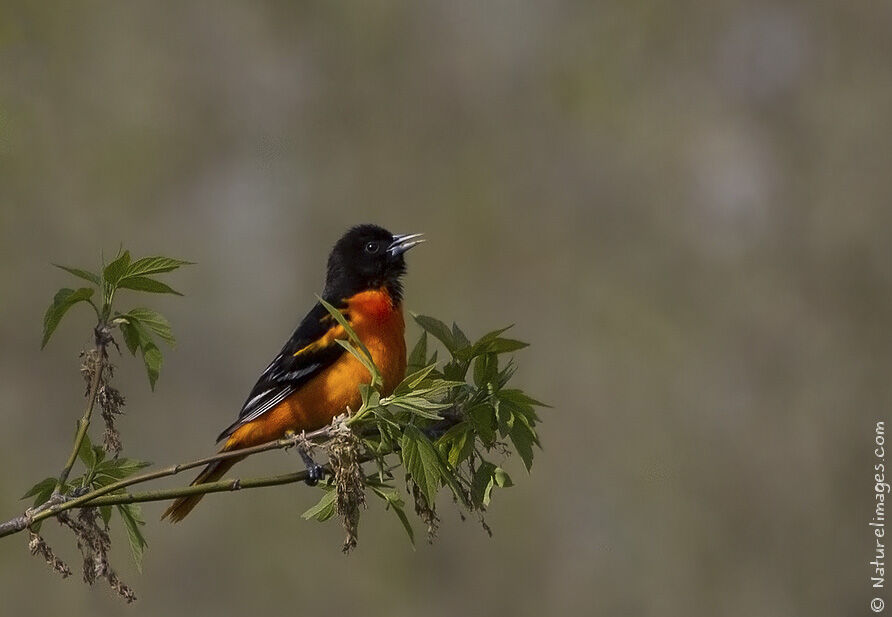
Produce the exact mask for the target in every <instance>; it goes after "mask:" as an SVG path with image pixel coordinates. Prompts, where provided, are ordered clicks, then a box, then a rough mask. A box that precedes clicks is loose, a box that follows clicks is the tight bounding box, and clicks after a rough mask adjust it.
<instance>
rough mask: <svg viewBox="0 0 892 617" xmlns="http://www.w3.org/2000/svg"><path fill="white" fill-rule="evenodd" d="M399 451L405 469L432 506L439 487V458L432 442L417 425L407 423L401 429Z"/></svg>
mask: <svg viewBox="0 0 892 617" xmlns="http://www.w3.org/2000/svg"><path fill="white" fill-rule="evenodd" d="M400 452H401V456H402V459H403V465H404V466H405V468H406V471H407V472H408V473H409V475H410V476H411V477H412V480H413V481H414V482H415V484H416V485H417V486H418V489H419V490H420V491H421V494H422V495H424V498H425V500H426V501H427V504H428V505H429V506H431V507H433V506H434V501H435V500H436V497H437V491H439V489H440V459H439V457H438V456H437V452H436V450H434V446H433V444H432V443H431V442H430V440H429V439H428V438H427V435H425V434H424V433H422V432H421V431H420V430H419V429H418V427H416V426H414V425H412V424H409V425H407V426H406V427H405V429H404V430H403V438H402V440H401V441H400Z"/></svg>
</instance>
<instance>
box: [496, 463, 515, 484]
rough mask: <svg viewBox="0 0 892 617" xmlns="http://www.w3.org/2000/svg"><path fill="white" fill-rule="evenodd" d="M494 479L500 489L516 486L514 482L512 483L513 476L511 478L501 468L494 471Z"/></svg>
mask: <svg viewBox="0 0 892 617" xmlns="http://www.w3.org/2000/svg"><path fill="white" fill-rule="evenodd" d="M492 477H493V479H494V480H495V481H496V486H498V487H500V488H508V487H509V486H514V482H512V481H511V476H509V475H508V473H507V472H506V471H505V470H504V469H502V468H501V467H496V468H495V470H493V472H492Z"/></svg>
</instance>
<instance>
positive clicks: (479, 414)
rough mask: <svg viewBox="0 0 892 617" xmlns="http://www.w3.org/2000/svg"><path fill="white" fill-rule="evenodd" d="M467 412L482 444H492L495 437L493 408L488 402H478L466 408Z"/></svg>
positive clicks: (494, 413)
mask: <svg viewBox="0 0 892 617" xmlns="http://www.w3.org/2000/svg"><path fill="white" fill-rule="evenodd" d="M467 414H468V417H469V418H470V419H471V423H472V424H473V425H474V430H475V431H477V434H478V435H479V436H480V439H481V440H483V443H484V445H486V446H490V445H492V444H493V442H494V441H495V439H496V432H495V428H494V424H495V415H496V411H495V408H494V407H493V406H492V405H490V404H489V403H479V404H477V405H474V406H473V407H471V408H470V409H468V411H467Z"/></svg>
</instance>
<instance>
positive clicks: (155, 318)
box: [120, 307, 176, 345]
mask: <svg viewBox="0 0 892 617" xmlns="http://www.w3.org/2000/svg"><path fill="white" fill-rule="evenodd" d="M120 317H124V318H128V319H136V320H137V321H139V322H140V323H141V324H142V325H144V326H146V327H147V328H149V329H150V330H151V331H152V332H154V333H155V334H157V335H158V336H159V337H160V338H161V339H162V340H163V341H165V342H166V343H168V344H169V345H174V344H175V343H176V340H175V339H174V337H173V331H172V330H171V327H170V322H169V321H167V318H166V317H164V315H162V314H161V313H159V312H157V311H153V310H152V309H148V308H142V307H139V308H135V309H130V310H129V311H127V312H126V313H124V314H123V315H120Z"/></svg>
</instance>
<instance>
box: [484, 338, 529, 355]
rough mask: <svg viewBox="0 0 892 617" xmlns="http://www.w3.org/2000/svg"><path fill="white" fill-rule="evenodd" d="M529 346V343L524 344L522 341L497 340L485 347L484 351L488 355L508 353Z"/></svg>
mask: <svg viewBox="0 0 892 617" xmlns="http://www.w3.org/2000/svg"><path fill="white" fill-rule="evenodd" d="M529 346H530V344H529V343H524V342H523V341H517V340H515V339H510V338H498V339H496V340H494V341H493V342H492V343H490V344H489V345H488V346H487V347H486V351H488V352H489V353H509V352H512V351H517V350H518V349H523V348H524V347H529Z"/></svg>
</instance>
